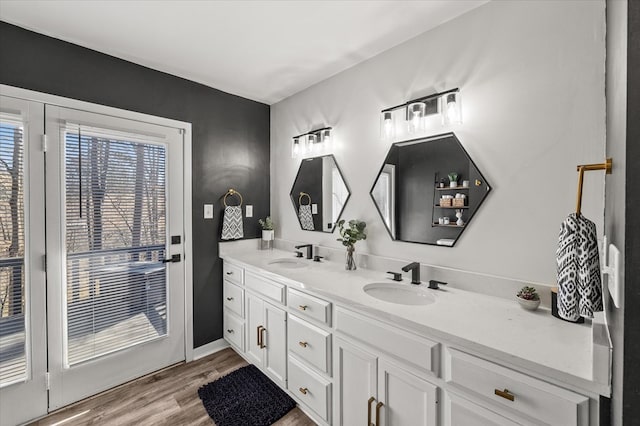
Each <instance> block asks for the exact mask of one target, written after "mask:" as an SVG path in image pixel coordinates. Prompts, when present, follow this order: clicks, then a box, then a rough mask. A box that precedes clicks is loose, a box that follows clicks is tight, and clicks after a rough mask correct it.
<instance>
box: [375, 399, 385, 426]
mask: <svg viewBox="0 0 640 426" xmlns="http://www.w3.org/2000/svg"><path fill="white" fill-rule="evenodd" d="M383 405H384V404H383V403H382V402H378V403H377V404H376V426H378V425H380V409H381V408H382V406H383Z"/></svg>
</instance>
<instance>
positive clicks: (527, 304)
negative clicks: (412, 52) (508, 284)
mask: <svg viewBox="0 0 640 426" xmlns="http://www.w3.org/2000/svg"><path fill="white" fill-rule="evenodd" d="M516 299H518V303H520V306H522V307H523V308H524V309H527V310H529V311H535V310H536V309H538V306H540V300H539V299H538V300H527V299H523V298H521V297H518V296H516Z"/></svg>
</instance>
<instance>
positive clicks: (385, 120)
mask: <svg viewBox="0 0 640 426" xmlns="http://www.w3.org/2000/svg"><path fill="white" fill-rule="evenodd" d="M395 133H396V126H395V122H394V120H393V112H391V111H384V112H383V113H382V114H381V115H380V139H383V140H393V137H394V136H395Z"/></svg>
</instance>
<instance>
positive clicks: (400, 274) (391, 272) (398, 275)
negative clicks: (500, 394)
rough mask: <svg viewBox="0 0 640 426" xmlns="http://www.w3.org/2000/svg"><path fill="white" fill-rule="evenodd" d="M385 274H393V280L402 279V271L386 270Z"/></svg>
mask: <svg viewBox="0 0 640 426" xmlns="http://www.w3.org/2000/svg"><path fill="white" fill-rule="evenodd" d="M387 274H391V275H393V278H392V280H394V281H402V273H401V272H393V271H387Z"/></svg>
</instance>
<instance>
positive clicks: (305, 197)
mask: <svg viewBox="0 0 640 426" xmlns="http://www.w3.org/2000/svg"><path fill="white" fill-rule="evenodd" d="M289 196H290V197H291V202H292V203H293V208H294V210H295V212H296V216H297V217H298V222H300V227H301V228H302V229H304V230H306V231H318V232H329V233H330V232H333V230H334V229H335V225H336V222H337V221H338V220H339V219H340V216H341V215H342V212H343V211H344V206H345V205H346V204H347V201H348V200H349V197H351V192H350V191H349V187H348V186H347V183H346V182H345V180H344V177H343V175H342V172H341V171H340V168H339V167H338V163H336V159H335V157H334V156H333V155H324V156H321V157H314V158H305V159H303V160H302V161H301V162H300V168H299V169H298V174H297V175H296V179H295V180H294V182H293V187H292V188H291V192H290V193H289Z"/></svg>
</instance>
